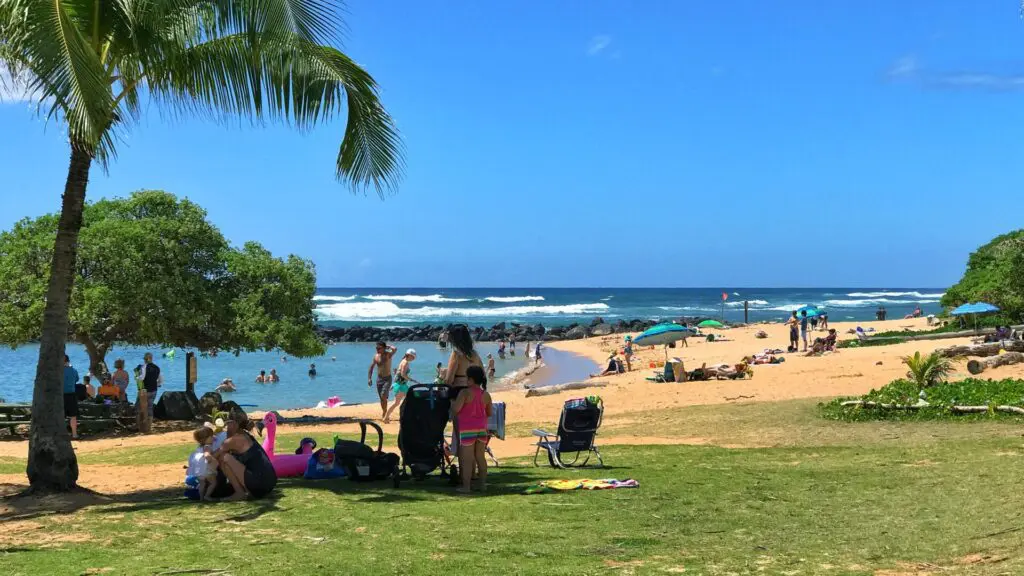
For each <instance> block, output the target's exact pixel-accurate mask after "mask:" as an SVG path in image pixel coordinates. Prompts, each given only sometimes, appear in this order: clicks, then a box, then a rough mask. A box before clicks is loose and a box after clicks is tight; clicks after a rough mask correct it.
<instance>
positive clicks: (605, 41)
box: [587, 34, 612, 56]
mask: <svg viewBox="0 0 1024 576" xmlns="http://www.w3.org/2000/svg"><path fill="white" fill-rule="evenodd" d="M611 43H612V37H611V36H608V35H605V34H601V35H598V36H594V37H593V38H591V39H590V43H589V44H587V55H589V56H597V55H598V54H600V53H601V52H603V51H604V49H605V48H607V47H608V45H609V44H611Z"/></svg>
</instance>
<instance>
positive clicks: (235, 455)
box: [213, 410, 277, 500]
mask: <svg viewBox="0 0 1024 576" xmlns="http://www.w3.org/2000/svg"><path fill="white" fill-rule="evenodd" d="M249 426H250V424H249V418H248V416H246V415H245V412H242V411H240V410H236V411H233V412H231V415H230V417H229V419H228V422H227V424H225V426H224V429H225V430H226V431H227V433H228V438H227V440H225V441H224V443H223V444H221V446H220V449H219V450H217V452H216V453H215V454H214V456H215V457H216V458H217V462H218V463H219V464H220V466H219V470H218V471H217V488H216V489H215V491H214V494H213V496H214V497H215V498H218V497H224V499H225V500H241V499H243V498H246V497H250V498H262V497H263V496H266V495H267V494H270V493H271V492H272V491H273V490H274V487H275V486H277V473H276V472H274V465H273V464H272V463H271V462H270V457H268V456H267V453H266V452H264V451H263V446H260V444H259V443H258V442H256V439H255V438H253V437H252V435H251V434H249V432H248V431H247V430H248V428H249ZM229 482H230V484H229Z"/></svg>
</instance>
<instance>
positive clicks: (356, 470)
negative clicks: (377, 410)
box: [334, 420, 400, 486]
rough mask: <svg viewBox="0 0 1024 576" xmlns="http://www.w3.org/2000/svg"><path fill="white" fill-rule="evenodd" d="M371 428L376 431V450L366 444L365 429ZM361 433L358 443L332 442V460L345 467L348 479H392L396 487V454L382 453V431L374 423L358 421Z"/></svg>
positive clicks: (340, 440) (397, 460) (341, 440)
mask: <svg viewBox="0 0 1024 576" xmlns="http://www.w3.org/2000/svg"><path fill="white" fill-rule="evenodd" d="M367 426H372V427H373V428H374V430H376V431H377V449H376V450H374V449H373V448H371V447H370V446H368V445H367V444H366V427H367ZM359 430H360V432H361V435H360V439H359V442H356V441H355V440H344V439H342V438H338V439H337V440H335V441H334V458H335V460H336V461H337V462H340V463H341V465H342V466H344V467H345V471H346V473H347V474H348V477H349V479H351V480H355V481H357V482H361V481H371V480H385V479H387V478H392V479H393V480H394V482H395V485H396V486H397V485H398V482H399V477H398V464H399V462H400V460H399V458H398V455H397V454H391V453H388V452H384V451H383V448H384V431H383V430H381V428H380V426H378V425H377V424H376V423H375V422H370V421H368V420H360V421H359Z"/></svg>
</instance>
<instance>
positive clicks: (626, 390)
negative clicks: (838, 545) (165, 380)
mask: <svg viewBox="0 0 1024 576" xmlns="http://www.w3.org/2000/svg"><path fill="white" fill-rule="evenodd" d="M856 325H860V326H863V327H865V328H870V327H873V328H875V329H876V330H877V331H879V332H882V331H888V330H899V329H904V328H906V329H912V330H922V329H926V324H925V321H924V320H923V319H917V320H889V321H886V322H860V323H840V322H836V323H833V325H832V327H833V328H835V329H837V330H838V332H839V333H840V339H847V338H852V336H850V335H847V334H845V332H846V330H848V329H850V328H852V327H854V326H856ZM759 330H764V331H765V332H767V333H768V338H766V339H758V338H755V336H754V335H755V333H756V332H757V331H759ZM706 332H711V333H715V334H720V335H723V336H725V337H726V338H727V341H724V342H706V341H703V340H700V341H698V340H697V339H693V338H691V339H690V342H689V347H685V348H678V347H677V348H675V349H670V350H669V357H670V358H672V357H679V358H681V359H682V360H683V361H684V363H685V366H686V369H687V370H693V369H695V368H698V367H700V365H701V364H703V363H707V364H708V365H713V364H720V363H725V364H735V363H738V362H739V361H740V359H741V358H742V357H743V356H745V355H749V354H753V353H755V352H759V351H761V350H763V349H764V348H768V347H771V348H785V347H786V345H787V344H788V330H787V328H786V327H785V326H784V325H782V324H755V325H751V326H746V327H741V328H733V329H726V330H708V331H706ZM814 334H815V335H820V336H823V333H820V332H818V333H814ZM623 337H624V335H623V334H616V335H612V336H606V337H597V338H589V339H586V340H574V341H565V342H552V343H550V344H546V346H549V347H550V348H555V349H558V350H561V351H565V352H570V353H573V354H578V355H581V356H585V357H587V358H590V359H592V360H594V361H595V362H597V363H599V364H602V365H603V364H605V363H606V362H607V358H608V355H609V353H610V351H611V350H613V349H617V348H620V347H621V345H622V342H623ZM812 338H813V336H812ZM969 341H970V339H969V338H956V339H945V340H926V341H917V342H906V343H902V344H895V345H891V346H878V347H867V348H847V349H842V350H840V351H839V352H838V353H834V354H827V355H824V356H819V357H805V356H803V355H802V354H785V355H783V357H785V358H786V361H785V362H784V363H782V364H776V365H761V366H754V367H753V369H754V377H753V379H745V380H721V381H716V380H711V381H705V382H686V383H654V382H649V381H647V380H646V379H645V378H646V377H648V376H651V375H652V374H653V372H654V370H652V369H651V368H649V363H650V362H651V361H658V360H663V359H664V357H665V354H664V350H663V348H661V347H657V348H653V349H652V348H643V349H638V350H636V354H635V356H634V359H633V371H632V372H630V373H626V374H618V375H613V376H606V377H600V378H594V379H591V380H589V381H590V382H594V383H597V382H599V383H604V384H605V386H604V387H593V388H586V389H582V390H570V391H565V392H561V393H557V394H553V395H550V396H538V397H530V398H527V397H526V392H525V390H522V389H510V390H503V391H496V392H494V394H493V398H494V400H495V401H501V402H505V403H506V424H507V426H508V427H509V429H510V431H511V432H510V433H509V434H508V437H507V438H506V440H505V441H495V443H494V449H495V451H496V452H498V455H499V457H513V456H522V455H526V454H532V453H533V444H534V438H533V437H532V436H531V435H530V429H531V428H534V427H545V428H547V429H549V430H553V429H555V428H556V426H557V421H558V416H559V414H560V412H561V408H562V404H563V403H564V402H565V400H567V399H570V398H577V397H580V396H587V395H591V394H597V395H599V396H601V398H602V399H603V401H604V405H605V415H606V418H608V417H619V418H631V417H633V416H631V415H633V414H635V418H636V420H638V421H642V414H643V413H645V412H649V411H657V410H664V409H670V408H680V407H685V406H693V405H706V404H721V403H731V402H773V401H781V400H790V399H797V398H828V397H835V396H851V395H857V394H863V393H866V392H868V391H870V390H872V389H874V388H879V387H881V386H883V385H885V384H887V383H888V382H890V381H891V380H894V379H896V378H900V377H903V376H904V375H905V374H906V371H907V370H906V367H905V366H904V365H903V364H902V362H901V358H902V357H903V356H906V355H908V354H913V353H914V352H917V351H920V352H922V353H928V352H930V351H932V350H934V349H936V348H940V347H945V346H951V345H954V344H966V343H969ZM955 366H956V373H955V374H954V375H953V376H952V377H953V378H963V377H966V376H967V375H968V373H967V370H966V362H965V361H958V362H957V363H956V365H955ZM658 370H659V371H660V369H658ZM984 376H985V377H986V378H989V377H990V378H1007V377H1018V378H1019V377H1024V365H1020V364H1018V365H1014V366H1004V367H1000V368H997V369H993V370H990V371H988V372H986V373H985V375H984ZM280 414H282V415H283V416H300V415H302V414H311V415H317V416H347V417H352V418H374V419H379V417H380V410H379V407H378V406H377V405H375V404H362V405H355V406H341V407H338V408H333V409H319V410H310V409H306V410H282V411H280ZM254 415H256V416H258V415H259V414H254ZM382 427H383V429H384V431H385V433H388V434H392V435H397V434H398V424H397V423H396V422H392V423H390V424H384V425H382ZM278 430H279V431H278V433H279V434H297V433H309V434H319V435H327V434H330V433H333V432H341V433H344V434H347V435H349V436H351V435H352V433H353V432H357V431H358V426H357V425H355V424H335V425H329V424H325V425H316V426H311V425H288V424H282V425H280V426H279V429H278ZM392 438H393V437H392ZM601 441H602V443H603V444H654V443H702V442H703V441H702V440H700V439H685V438H682V439H681V438H674V439H669V438H657V437H651V436H643V435H636V436H614V437H613V436H604V437H602V440H601ZM190 442H191V433H190V432H169V433H164V434H154V435H149V436H141V435H135V436H129V437H123V438H103V439H96V440H85V441H79V442H75V443H74V445H75V449H76V450H77V451H78V453H80V454H87V453H90V452H100V451H105V450H111V449H116V448H119V447H137V446H153V445H161V444H186V443H190ZM388 449H389V450H392V451H395V452H397V447H396V446H390V447H388ZM27 454H28V442H27V441H3V442H0V457H17V458H25V457H27ZM113 469H117V473H114V470H113ZM182 474H183V472H182V469H181V466H179V465H173V466H146V467H134V466H133V467H128V466H121V467H111V466H106V465H82V466H81V476H80V479H79V483H80V484H81V485H83V486H85V487H88V488H91V489H94V490H97V491H100V492H102V493H121V492H124V491H126V490H127V491H131V490H138V489H140V488H147V489H152V488H158V487H171V486H177V485H180V483H181V482H182ZM125 477H131V478H132V482H130V483H126V482H125V481H124V480H123V479H124V478H125ZM25 482H26V481H25V477H24V475H22V474H6V475H0V484H6V485H7V486H5V489H4V490H3V491H4V492H9V491H10V490H11V489H12V488H16V487H17V486H21V485H24V484H25Z"/></svg>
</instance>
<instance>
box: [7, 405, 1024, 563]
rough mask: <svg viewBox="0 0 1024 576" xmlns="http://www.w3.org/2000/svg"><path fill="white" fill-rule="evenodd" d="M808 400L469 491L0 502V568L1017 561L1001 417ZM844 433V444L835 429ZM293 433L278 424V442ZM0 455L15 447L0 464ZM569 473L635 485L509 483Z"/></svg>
mask: <svg viewBox="0 0 1024 576" xmlns="http://www.w3.org/2000/svg"><path fill="white" fill-rule="evenodd" d="M815 411H816V408H815V405H814V403H808V402H803V403H782V404H758V405H747V406H721V407H698V408H687V409H679V410H672V411H666V412H665V413H662V412H658V413H653V414H650V415H649V416H650V417H651V418H652V419H654V418H667V419H668V420H669V421H668V422H664V423H662V424H657V423H656V424H654V425H653V427H654V428H655V431H654V432H651V431H647V432H646V433H647V434H652V435H656V434H658V435H664V434H662V433H661V432H659V431H658V429H659V428H661V427H663V426H664V427H666V428H667V427H672V428H680V427H682V428H684V431H683V432H682V433H681V434H680V435H681V436H686V435H689V433H688V432H686V430H685V429H686V427H687V426H691V427H693V429H694V430H704V431H705V436H711V435H713V436H715V438H716V439H717V440H723V442H722V443H729V441H730V440H731V441H733V442H736V443H740V441H741V440H742V439H744V438H748V434H750V435H753V434H754V432H753V431H751V432H743V433H739V432H732V433H731V434H732V437H729V436H730V432H729V430H735V429H736V428H742V427H745V426H748V425H749V426H757V425H761V424H763V425H765V426H766V428H768V429H769V430H774V432H772V434H778V435H782V434H783V431H786V432H788V433H789V434H791V435H796V436H797V438H795V439H790V441H789V442H786V443H780V445H778V446H776V447H768V448H734V449H727V448H720V447H715V446H619V447H607V448H605V449H604V450H603V451H602V452H603V453H604V455H605V462H606V463H607V464H609V465H610V466H611V468H610V469H606V470H591V471H586V472H569V473H566V472H554V471H551V470H549V469H544V468H534V467H533V466H532V465H527V464H526V462H525V461H524V460H516V459H510V460H509V461H508V462H504V464H505V466H504V467H503V468H500V469H496V470H494V471H493V476H492V489H491V490H490V491H489V492H488V493H487V494H486V495H478V496H472V497H456V496H454V495H452V494H451V493H450V491H449V489H448V488H447V487H446V486H444V485H443V484H442V483H441V482H440V481H439V480H436V479H434V480H430V481H427V482H423V483H415V482H408V483H405V484H403V486H402V487H401V488H400V489H397V490H395V489H392V488H391V487H390V486H389V485H388V484H384V483H382V484H355V483H352V482H349V481H346V480H339V481H322V482H305V481H302V480H286V481H282V482H281V483H280V484H279V486H280V489H279V490H278V491H277V492H276V494H275V497H274V498H272V499H267V500H263V501H256V502H242V503H230V504H207V505H200V504H196V503H192V502H188V501H185V500H183V499H181V498H180V497H179V494H178V490H176V489H175V490H167V491H157V492H152V493H141V494H134V495H130V496H126V497H116V498H114V499H110V500H103V499H96V498H87V497H86V498H78V499H76V500H75V501H74V502H72V503H66V504H65V505H63V506H61V505H58V504H57V503H54V504H53V505H52V506H48V507H45V508H44V509H43V510H41V511H40V510H28V509H22V510H14V511H12V512H10V513H8V514H6V515H0V524H3V525H6V528H5V529H4V530H3V531H0V566H2V567H3V569H2V570H0V572H2V573H3V574H13V575H36V574H39V575H42V574H46V575H51V574H53V575H62V574H69V575H70V574H74V575H78V574H93V573H102V570H103V569H107V573H111V574H159V573H162V572H169V571H172V570H199V569H208V570H213V569H223V570H224V571H223V573H225V574H335V573H336V574H402V575H404V574H424V575H426V574H431V575H434V574H448V573H458V574H463V573H465V574H480V575H484V574H501V575H514V574H545V575H547V574H573V575H577V574H673V573H686V574H755V573H764V574H785V575H797V574H874V573H876V571H879V570H892V571H893V572H890V573H889V574H917V573H922V572H931V573H933V574H937V573H939V572H941V573H942V574H1020V573H1024V557H1022V556H1021V554H1020V550H1021V549H1022V546H1024V519H1022V512H1021V510H1022V509H1024V494H1022V490H1021V489H1020V483H1021V481H1020V478H1021V471H1022V463H1024V441H1022V439H1021V438H1020V436H1019V433H1018V432H1016V428H1014V427H1011V426H1008V425H1006V424H1000V423H986V422H979V423H975V424H967V425H960V424H955V423H936V422H913V423H897V424H894V423H879V422H872V423H853V424H851V423H842V422H830V421H827V420H823V419H820V418H817V419H814V420H812V418H814V416H813V414H814V413H815ZM716 414H717V416H716ZM787 414H788V418H787V416H786V415H787ZM641 416H642V415H633V418H632V419H633V420H634V423H631V424H625V422H626V421H627V420H629V418H625V417H623V418H622V419H621V420H622V422H623V424H622V425H621V426H619V427H618V429H617V428H616V424H615V420H616V419H609V420H608V421H606V425H608V426H609V428H610V430H609V432H608V434H611V433H613V431H614V433H616V434H619V433H622V432H625V430H626V429H627V428H632V427H633V426H636V425H637V424H636V423H635V419H636V418H640V417H641ZM656 422H657V421H656ZM681 422H686V423H688V424H680V423H681ZM744 423H746V424H744ZM715 424H717V425H715ZM847 434H849V437H850V438H851V439H852V440H851V441H849V442H842V441H841V438H843V437H844V436H846V435H847ZM801 438H802V440H801ZM297 440H298V437H296V438H295V439H291V438H290V436H289V437H287V440H286V441H287V442H289V443H288V444H287V445H289V446H290V445H291V444H293V443H295V442H297ZM317 440H318V441H319V440H321V439H320V438H317ZM717 440H716V441H717ZM500 446H501V445H500V443H498V444H496V446H495V447H496V449H498V452H499V455H500ZM189 449H190V447H189V446H187V445H186V446H179V447H169V448H159V449H157V448H133V449H131V450H121V451H118V452H113V453H99V454H88V455H86V456H85V457H83V459H82V461H83V463H86V462H91V463H106V464H132V465H136V466H137V465H139V464H140V463H144V462H147V461H151V462H154V463H155V462H165V463H167V462H178V461H180V460H178V459H175V457H177V456H179V455H180V454H182V453H187V451H188V450H189ZM175 450H179V452H175ZM180 450H183V451H184V452H180ZM9 464H12V465H13V464H16V463H14V462H11V459H6V460H3V461H0V467H6V466H8V465H9ZM22 466H23V464H22ZM566 477H568V478H573V477H617V478H627V477H631V478H635V479H637V480H638V481H639V482H640V485H641V486H640V488H639V489H626V490H612V491H605V492H572V493H561V494H544V495H531V496H525V495H522V494H521V492H522V489H523V488H524V487H526V486H527V485H529V484H531V483H534V482H536V481H539V480H542V479H547V478H566ZM0 504H3V502H0ZM55 512H56V513H55Z"/></svg>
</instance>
